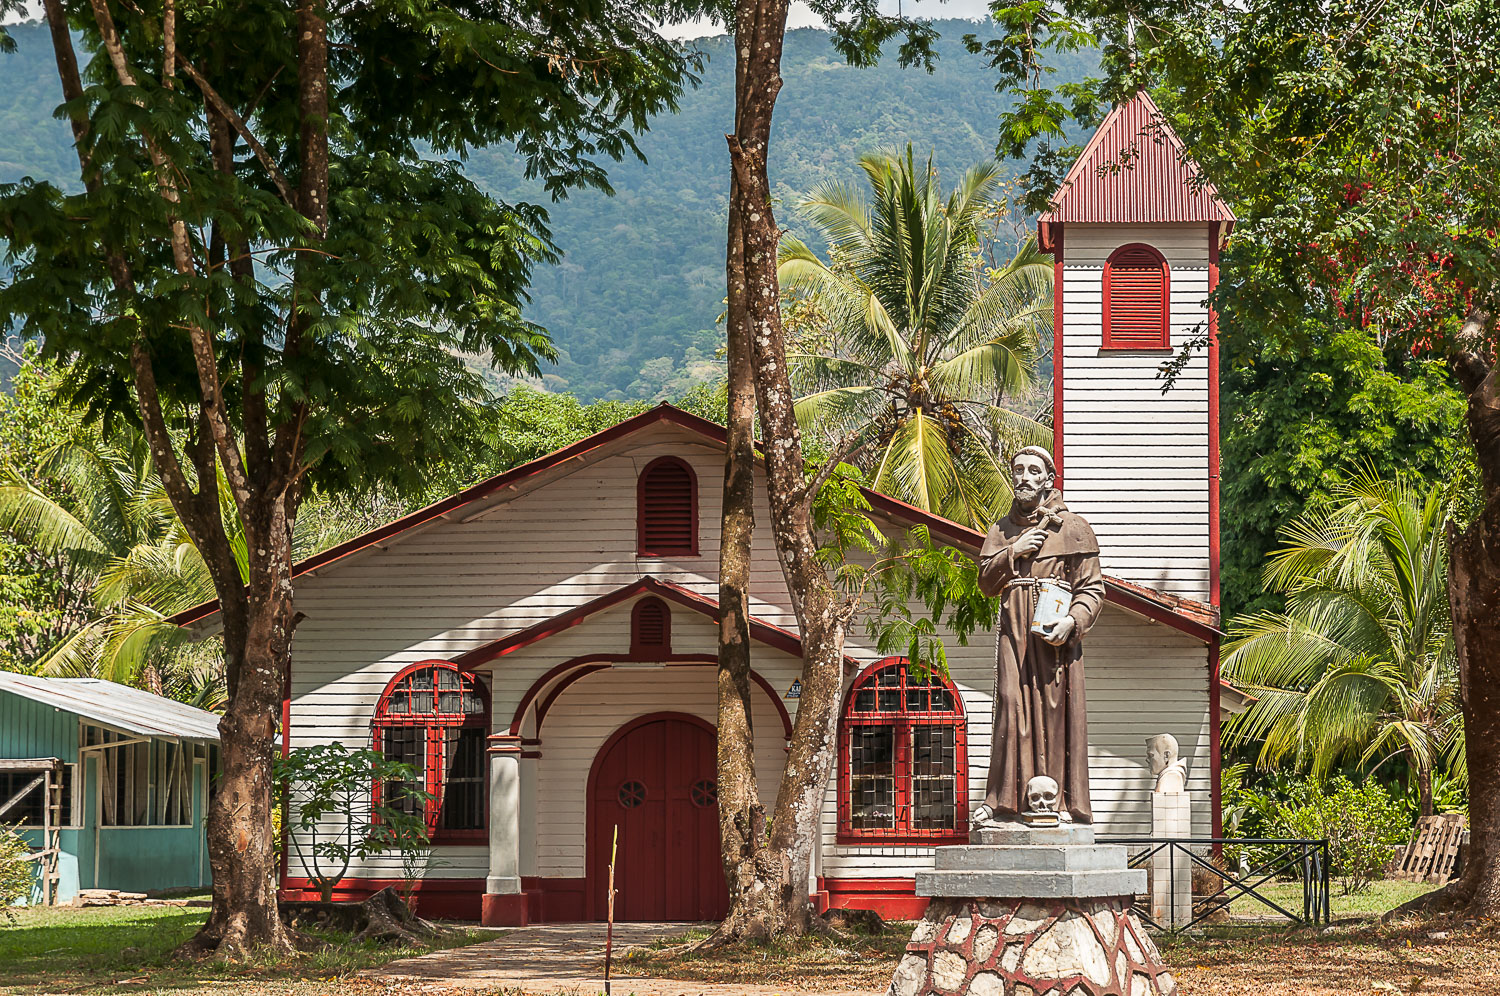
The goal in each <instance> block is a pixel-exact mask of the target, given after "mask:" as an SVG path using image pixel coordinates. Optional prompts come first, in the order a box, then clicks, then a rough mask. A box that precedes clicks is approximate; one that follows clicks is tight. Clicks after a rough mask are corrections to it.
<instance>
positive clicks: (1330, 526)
mask: <svg viewBox="0 0 1500 996" xmlns="http://www.w3.org/2000/svg"><path fill="white" fill-rule="evenodd" d="M1451 522H1452V519H1451V503H1450V501H1449V499H1448V496H1447V494H1446V493H1445V489H1444V487H1443V486H1442V485H1436V486H1433V487H1432V488H1430V489H1429V490H1428V491H1427V492H1426V493H1425V494H1423V493H1421V492H1418V491H1416V490H1415V489H1413V488H1412V487H1410V486H1409V485H1406V484H1404V483H1400V482H1396V483H1391V482H1385V481H1382V480H1380V479H1378V478H1376V477H1374V476H1373V475H1366V476H1363V477H1360V478H1357V479H1356V480H1354V481H1353V482H1350V483H1345V484H1339V485H1336V486H1335V488H1334V489H1333V495H1332V499H1331V500H1330V501H1329V502H1327V503H1325V504H1324V505H1323V506H1322V507H1320V508H1318V509H1317V510H1315V511H1313V512H1311V513H1309V514H1307V515H1305V516H1303V517H1301V518H1299V519H1298V520H1297V521H1295V522H1294V523H1292V524H1291V525H1290V526H1288V527H1287V528H1286V529H1285V530H1283V534H1282V538H1283V541H1284V542H1283V546H1282V548H1281V549H1280V550H1278V551H1277V552H1276V554H1275V555H1274V556H1273V557H1272V558H1271V560H1270V562H1269V563H1268V564H1267V565H1266V570H1265V579H1266V586H1267V587H1268V588H1269V589H1272V590H1274V591H1277V592H1279V593H1281V594H1283V595H1284V596H1285V599H1286V611H1285V612H1265V613H1258V614H1255V615H1249V616H1239V617H1237V618H1236V619H1235V620H1234V622H1233V623H1232V624H1231V627H1230V637H1231V639H1230V642H1229V643H1228V644H1226V646H1225V656H1224V661H1223V669H1224V674H1225V676H1226V677H1228V678H1229V680H1230V681H1233V682H1235V683H1236V684H1237V685H1238V686H1239V687H1241V688H1244V689H1245V690H1246V691H1249V692H1250V693H1251V694H1253V695H1255V696H1256V701H1255V703H1254V704H1253V705H1251V707H1250V708H1249V709H1248V710H1247V711H1246V712H1244V713H1242V714H1241V715H1239V716H1236V717H1235V718H1234V719H1233V720H1231V721H1230V723H1229V725H1228V727H1227V728H1226V730H1225V737H1226V740H1227V741H1228V742H1229V743H1230V744H1244V743H1253V742H1259V743H1260V744H1261V747H1260V762H1261V764H1262V765H1263V766H1266V767H1275V766H1276V765H1277V764H1279V763H1281V762H1283V761H1285V760H1292V761H1294V762H1296V763H1298V764H1300V765H1305V766H1307V767H1309V768H1310V769H1311V771H1312V774H1313V776H1314V777H1316V778H1323V777H1326V776H1327V774H1328V772H1329V771H1330V769H1332V768H1333V767H1334V766H1335V765H1337V764H1338V763H1339V762H1340V761H1343V760H1351V759H1352V760H1356V761H1357V763H1359V764H1360V765H1361V766H1365V767H1369V766H1372V765H1374V766H1378V765H1379V764H1381V763H1383V762H1385V761H1387V760H1390V759H1393V758H1399V759H1402V760H1404V761H1405V762H1406V764H1407V766H1408V768H1409V769H1410V771H1411V772H1412V773H1413V776H1414V781H1415V783H1416V788H1417V798H1418V806H1419V809H1420V811H1421V813H1422V815H1423V816H1430V815H1432V813H1433V812H1434V808H1433V778H1434V774H1435V773H1436V772H1437V771H1439V770H1443V769H1447V770H1451V771H1454V772H1456V773H1458V774H1459V775H1460V776H1461V775H1462V774H1463V771H1464V729H1463V717H1462V714H1461V711H1460V706H1459V695H1458V691H1459V689H1458V667H1457V662H1456V661H1455V659H1454V654H1453V627H1452V624H1451V621H1450V617H1449V614H1448V556H1447V531H1448V528H1449V526H1450V525H1451Z"/></svg>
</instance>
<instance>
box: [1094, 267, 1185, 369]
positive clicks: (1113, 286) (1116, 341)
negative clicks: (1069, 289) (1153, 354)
mask: <svg viewBox="0 0 1500 996" xmlns="http://www.w3.org/2000/svg"><path fill="white" fill-rule="evenodd" d="M1170 281H1171V276H1170V273H1169V270H1168V267H1167V260H1166V258H1165V257H1164V256H1162V254H1161V253H1159V252H1157V251H1156V250H1155V249H1153V248H1151V247H1150V246H1148V245H1142V244H1140V243H1136V244H1134V245H1128V246H1121V247H1120V248H1118V249H1116V250H1115V251H1114V252H1113V253H1111V254H1110V257H1109V259H1108V260H1107V261H1106V262H1105V264H1104V348H1105V349H1170V348H1171V347H1172V341H1171V336H1170V335H1169V333H1168V331H1167V319H1168V315H1169V313H1170V310H1171V309H1170V302H1171V297H1170Z"/></svg>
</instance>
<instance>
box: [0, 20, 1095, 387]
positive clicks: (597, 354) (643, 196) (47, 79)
mask: <svg viewBox="0 0 1500 996" xmlns="http://www.w3.org/2000/svg"><path fill="white" fill-rule="evenodd" d="M935 26H936V27H937V29H938V30H939V32H940V33H941V35H942V40H941V42H940V43H939V45H938V49H939V52H940V58H939V60H938V63H937V66H936V68H935V71H934V72H933V73H931V74H928V73H926V72H923V71H922V70H920V69H901V68H900V67H899V66H897V64H896V61H895V59H894V57H892V58H889V59H887V60H886V61H884V62H883V63H882V64H881V65H880V66H878V67H876V68H874V69H854V68H850V67H849V66H846V65H844V63H843V62H842V60H840V58H839V57H838V55H837V54H836V53H835V52H834V51H833V49H832V47H831V46H830V45H829V43H828V37H827V35H826V34H825V33H823V32H821V31H816V30H812V29H802V30H797V31H792V32H790V33H788V35H787V41H786V51H785V58H784V68H783V75H784V77H785V80H786V85H785V88H784V89H783V90H782V95H781V98H780V100H779V102H778V104H777V116H776V121H777V125H776V132H775V143H776V144H775V146H774V149H773V162H772V164H771V175H772V179H773V182H774V183H775V186H776V190H777V193H778V195H779V197H780V199H781V208H780V220H781V222H782V224H783V225H787V226H789V227H791V228H793V230H797V228H798V226H797V222H796V219H795V218H794V217H793V214H792V211H791V210H790V206H791V204H792V203H793V202H794V201H795V199H796V197H797V195H798V194H800V193H801V192H802V191H805V190H807V189H808V188H809V187H811V186H812V185H813V184H815V183H817V182H819V181H821V180H825V179H828V178H831V177H846V178H848V179H850V180H854V179H855V178H856V166H855V161H856V159H857V158H858V157H859V155H860V154H862V153H864V152H866V151H869V150H872V149H876V148H880V147H882V146H890V145H897V144H904V143H906V142H911V143H913V145H914V147H915V148H916V150H917V153H918V154H919V155H924V154H926V153H927V152H928V151H931V152H933V153H934V154H935V157H936V164H937V166H938V168H939V169H940V170H941V171H942V172H943V173H944V174H945V185H946V184H951V183H952V181H953V179H954V178H956V176H957V173H958V172H959V171H961V170H962V169H964V168H965V167H967V166H968V165H969V164H970V163H972V162H974V161H976V160H978V159H980V158H982V157H985V156H988V155H991V154H992V153H993V150H994V145H995V138H996V128H997V116H998V114H999V111H1000V107H1001V103H1000V97H999V96H997V95H996V94H995V92H994V89H993V76H992V74H991V73H990V71H989V70H987V69H986V68H985V67H984V65H983V63H982V61H981V60H980V58H979V57H978V56H974V55H970V54H969V53H967V52H966V51H964V47H963V36H964V35H965V34H969V33H978V34H980V35H981V36H986V34H987V32H988V31H989V28H988V26H987V25H986V24H982V23H979V22H975V21H962V20H948V21H938V22H936V24H935ZM11 30H12V33H13V34H14V36H15V39H16V42H17V46H18V51H17V52H15V53H14V54H11V55H3V56H0V87H3V91H0V92H3V93H5V94H6V95H7V96H6V98H5V100H4V102H3V106H0V182H11V181H14V180H16V179H18V178H19V177H21V176H24V175H27V174H30V175H32V176H36V177H41V178H47V179H51V180H55V181H58V182H62V183H68V182H76V172H77V164H76V161H75V160H74V159H73V153H72V150H71V149H70V148H69V145H68V135H67V128H66V126H65V125H64V124H63V123H62V122H61V121H58V120H57V119H55V118H54V117H53V116H52V110H53V108H54V107H55V106H56V105H57V103H58V102H59V100H60V96H59V93H58V88H57V79H56V69H55V66H54V64H53V61H52V54H51V47H50V43H49V41H48V38H47V32H46V29H45V28H44V27H43V26H42V25H39V24H32V25H19V26H16V27H14V28H12V29H11ZM690 44H692V45H695V46H697V47H698V48H699V49H700V50H701V51H702V52H703V53H704V54H705V55H706V56H707V59H708V62H707V65H706V67H705V69H704V71H703V73H702V74H701V76H702V82H701V84H700V85H699V86H698V87H697V88H696V89H695V90H692V91H690V92H688V93H686V94H684V96H683V99H682V101H681V108H680V110H679V112H678V113H676V114H669V115H663V116H661V117H659V118H657V119H655V120H654V121H653V122H652V127H651V131H650V132H649V133H648V134H646V135H643V136H642V137H641V139H640V146H641V151H642V152H643V153H644V154H645V155H646V158H647V162H646V163H644V164H642V163H639V162H636V161H633V160H632V161H627V162H623V163H619V164H615V165H614V166H613V167H612V168H611V170H610V178H611V182H612V184H613V186H614V188H615V194H614V196H612V197H611V196H606V195H604V194H602V193H598V192H593V191H590V192H585V193H581V194H575V195H574V196H573V197H571V198H569V199H567V200H565V201H562V202H559V203H551V202H550V201H549V200H548V199H547V196H546V195H545V194H544V193H543V192H542V190H541V184H540V183H539V182H528V181H527V180H526V179H525V178H524V177H523V176H522V175H521V172H520V169H519V168H518V164H517V161H516V158H515V156H514V155H513V153H512V151H511V150H510V149H508V148H489V149H484V150H481V151H479V152H477V153H475V154H474V155H473V156H471V157H470V159H469V161H468V164H467V166H466V169H467V171H468V173H469V175H470V176H472V177H474V178H475V179H476V180H477V181H478V182H480V183H481V184H483V185H485V186H486V187H487V188H488V189H489V190H490V191H492V192H493V193H494V194H495V195H496V196H498V197H500V198H501V199H503V200H507V201H531V202H533V203H540V204H544V205H545V206H546V208H547V211H548V213H549V216H550V227H551V229H552V233H553V236H554V238H555V239H556V241H557V244H558V246H559V247H560V248H561V249H562V251H563V253H564V256H563V259H562V260H561V262H560V263H558V264H557V265H556V266H550V267H544V268H542V269H540V270H539V271H538V272H537V273H536V275H535V279H534V280H533V288H532V302H531V306H530V309H529V312H528V315H529V317H530V318H532V319H533V320H534V321H537V322H539V323H541V324H542V325H544V326H546V327H547V328H548V329H550V330H551V332H552V335H553V338H554V339H555V341H556V343H557V346H558V351H559V353H560V354H561V355H560V357H559V362H558V363H557V365H556V366H555V367H553V368H551V369H549V370H548V371H547V374H546V377H545V380H544V384H545V386H546V387H547V388H548V389H549V390H554V391H572V392H574V393H575V394H577V395H578V396H579V397H580V398H582V399H585V400H591V399H595V398H614V399H651V398H656V397H659V396H668V395H677V394H681V393H682V391H683V390H685V389H686V388H687V387H688V386H690V385H691V384H692V383H694V382H696V381H701V380H706V379H711V378H713V377H715V376H717V371H718V368H719V364H718V361H717V360H716V358H715V345H716V343H717V342H718V338H719V333H718V332H717V331H716V329H715V321H716V319H717V317H718V315H719V314H720V312H721V311H722V307H723V305H722V302H723V298H724V224H725V216H726V210H727V208H726V204H727V200H728V186H729V181H728V175H727V169H728V154H727V152H726V150H725V144H724V133H725V132H726V131H727V130H729V128H730V124H731V107H732V97H733V88H734V59H733V54H732V52H731V50H730V48H729V43H728V39H727V38H726V37H723V36H720V37H716V38H704V39H700V40H697V41H695V42H692V43H690ZM1090 69H1092V56H1091V55H1082V56H1078V57H1077V59H1076V61H1075V63H1074V64H1073V65H1070V66H1066V67H1065V68H1064V71H1063V72H1062V73H1059V76H1058V78H1059V79H1062V78H1081V77H1082V76H1083V75H1084V74H1085V73H1086V72H1087V71H1089V70H1090Z"/></svg>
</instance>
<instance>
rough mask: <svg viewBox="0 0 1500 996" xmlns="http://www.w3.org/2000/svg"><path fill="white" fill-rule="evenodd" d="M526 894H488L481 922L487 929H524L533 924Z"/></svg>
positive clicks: (482, 909) (483, 904)
mask: <svg viewBox="0 0 1500 996" xmlns="http://www.w3.org/2000/svg"><path fill="white" fill-rule="evenodd" d="M527 906H528V902H527V896H526V893H524V892H512V893H503V894H502V893H495V892H486V893H485V894H484V899H483V903H482V904H481V907H480V908H481V913H480V918H479V922H480V923H482V924H484V925H485V926H486V927H524V926H526V925H527V924H528V923H530V922H531V917H530V915H529V910H528V909H527Z"/></svg>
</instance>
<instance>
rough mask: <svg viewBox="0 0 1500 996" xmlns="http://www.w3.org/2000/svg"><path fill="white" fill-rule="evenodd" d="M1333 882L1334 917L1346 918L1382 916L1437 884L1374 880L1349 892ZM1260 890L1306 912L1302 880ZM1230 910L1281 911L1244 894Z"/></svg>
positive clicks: (1238, 913) (1294, 909) (1244, 913)
mask: <svg viewBox="0 0 1500 996" xmlns="http://www.w3.org/2000/svg"><path fill="white" fill-rule="evenodd" d="M1329 884H1330V889H1331V893H1330V897H1329V905H1331V906H1332V907H1333V919H1335V920H1342V919H1345V918H1347V917H1372V916H1379V915H1380V914H1382V913H1386V912H1389V911H1390V910H1393V909H1395V908H1396V907H1397V906H1400V905H1401V904H1402V903H1404V902H1406V901H1408V900H1411V899H1415V898H1417V897H1418V896H1420V895H1423V894H1425V893H1428V892H1431V891H1432V890H1433V889H1435V888H1437V887H1436V886H1434V885H1428V884H1427V883H1425V882H1396V881H1383V882H1374V883H1372V884H1371V885H1370V888H1369V889H1368V890H1366V891H1365V892H1361V893H1357V894H1355V895H1351V896H1345V895H1342V894H1341V893H1340V890H1339V884H1338V881H1337V880H1334V881H1333V882H1331V883H1329ZM1257 891H1259V892H1263V893H1265V894H1266V895H1267V896H1268V897H1270V898H1271V899H1272V900H1273V901H1274V902H1276V903H1278V904H1280V905H1281V906H1282V907H1284V908H1286V909H1289V910H1291V911H1292V912H1293V913H1301V912H1302V883H1301V882H1267V883H1266V884H1265V885H1264V886H1260V887H1259V888H1258V890H1257ZM1230 912H1231V913H1232V914H1233V915H1234V916H1259V915H1265V916H1278V915H1279V914H1277V912H1276V911H1275V910H1273V909H1271V908H1270V907H1269V906H1266V905H1265V904H1263V903H1261V902H1259V901H1257V900H1256V899H1254V898H1253V897H1250V896H1240V897H1239V898H1237V899H1236V900H1235V901H1234V903H1233V904H1232V905H1231V906H1230Z"/></svg>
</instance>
